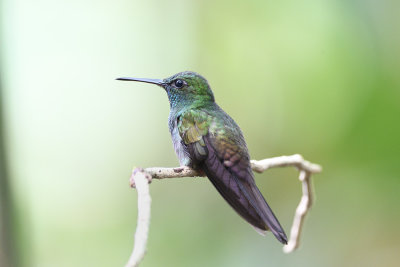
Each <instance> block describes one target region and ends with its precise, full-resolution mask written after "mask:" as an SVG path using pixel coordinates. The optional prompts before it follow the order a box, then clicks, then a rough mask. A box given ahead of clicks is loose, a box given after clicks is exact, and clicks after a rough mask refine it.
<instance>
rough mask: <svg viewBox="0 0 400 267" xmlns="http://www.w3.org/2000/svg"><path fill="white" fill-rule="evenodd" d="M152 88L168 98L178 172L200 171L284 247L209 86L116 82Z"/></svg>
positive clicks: (176, 80) (194, 77) (186, 79)
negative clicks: (157, 89)
mask: <svg viewBox="0 0 400 267" xmlns="http://www.w3.org/2000/svg"><path fill="white" fill-rule="evenodd" d="M117 80H122V81H136V82H145V83H151V84H156V85H158V86H160V87H162V88H164V90H165V91H166V92H167V95H168V100H169V103H170V113H169V118H168V125H169V131H170V133H171V137H172V142H173V145H174V149H175V152H176V154H177V156H178V158H179V162H180V164H181V166H189V167H191V168H194V169H197V170H199V171H203V172H204V173H205V174H206V175H207V177H208V179H209V180H210V181H211V183H212V184H213V185H214V186H215V188H216V189H217V190H218V192H219V193H220V194H221V195H222V197H223V198H224V199H225V200H226V201H227V202H228V203H229V205H230V206H231V207H232V208H233V209H234V210H235V211H236V212H237V213H238V214H239V215H240V216H241V217H243V218H244V219H245V220H246V221H247V222H248V223H250V224H251V225H252V226H253V227H254V228H255V229H256V231H257V232H259V233H260V234H262V235H265V233H266V231H267V230H270V231H271V232H272V233H273V234H274V235H275V237H276V238H277V239H278V240H279V241H280V242H281V243H283V244H287V237H286V234H285V232H284V230H283V228H282V226H281V225H280V223H279V221H278V219H277V218H276V217H275V215H274V213H273V212H272V210H271V208H270V207H269V205H268V204H267V202H266V201H265V199H264V197H263V195H262V194H261V192H260V190H259V189H258V188H257V186H256V183H255V181H254V175H253V172H252V169H251V165H250V156H249V152H248V149H247V145H246V142H245V140H244V137H243V134H242V131H241V130H240V128H239V126H238V125H237V124H236V123H235V121H234V120H233V119H232V118H231V117H230V116H229V115H228V114H227V113H225V111H223V110H222V109H221V108H220V107H219V106H218V105H217V103H215V99H214V94H213V92H212V91H211V88H210V86H209V84H208V82H207V80H206V79H205V78H204V77H202V76H201V75H199V74H197V73H195V72H190V71H185V72H180V73H178V74H175V75H173V76H171V77H169V78H166V79H163V80H159V79H142V78H130V77H124V78H117Z"/></svg>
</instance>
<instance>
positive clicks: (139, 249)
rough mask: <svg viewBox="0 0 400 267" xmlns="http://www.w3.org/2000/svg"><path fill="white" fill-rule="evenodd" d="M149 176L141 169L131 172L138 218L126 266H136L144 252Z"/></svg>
mask: <svg viewBox="0 0 400 267" xmlns="http://www.w3.org/2000/svg"><path fill="white" fill-rule="evenodd" d="M150 181H151V176H150V175H149V174H147V173H146V172H144V171H143V170H142V169H139V168H138V169H135V170H133V172H132V177H131V181H130V182H131V186H133V185H135V186H136V190H137V192H138V219H137V226H136V233H135V243H134V246H133V250H132V254H131V256H130V258H129V260H128V263H127V264H126V265H125V266H126V267H136V266H139V263H140V262H141V261H142V259H143V257H144V254H145V253H146V245H147V238H148V236H149V227H150V206H151V197H150V192H149V182H150Z"/></svg>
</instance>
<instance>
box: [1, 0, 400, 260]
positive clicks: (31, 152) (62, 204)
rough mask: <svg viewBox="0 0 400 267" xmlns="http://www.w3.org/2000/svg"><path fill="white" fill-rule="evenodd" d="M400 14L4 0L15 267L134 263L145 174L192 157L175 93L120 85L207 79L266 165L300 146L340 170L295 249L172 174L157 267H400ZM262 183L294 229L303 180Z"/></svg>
mask: <svg viewBox="0 0 400 267" xmlns="http://www.w3.org/2000/svg"><path fill="white" fill-rule="evenodd" d="M399 10H400V2H399V1H395V0H393V1H377V0H365V1H363V0H359V1H355V0H353V1H343V0H342V1H338V0H337V1H333V0H331V1H329V0H326V1H319V0H306V1H264V0H259V1H231V0H230V1H228V0H225V1H211V0H205V1H183V0H175V1H161V0H158V1H157V0H149V1H132V0H121V1H109V0H108V1H94V0H79V1H77V0H71V1H60V0H52V1H50V0H39V1H28V0H3V1H2V2H1V46H0V52H1V73H0V76H1V89H2V91H1V93H2V104H1V108H2V109H1V110H2V128H1V130H2V141H4V143H3V145H4V146H2V148H4V149H3V150H2V152H1V153H0V156H1V157H2V159H1V164H0V166H1V172H2V173H1V184H0V186H1V190H0V193H1V204H2V205H1V211H2V212H1V213H0V214H1V216H2V217H1V229H2V235H1V238H2V239H1V240H2V244H1V253H0V265H1V266H2V267H3V266H4V267H5V266H40V267H52V266H61V267H63V266H122V265H123V264H124V263H125V262H126V260H127V259H128V256H129V254H130V252H131V248H132V243H133V239H132V236H133V233H134V227H135V225H136V211H137V210H136V201H137V199H136V192H135V191H133V190H132V189H130V188H129V186H128V178H129V175H130V171H131V168H132V166H143V167H148V166H177V165H178V161H177V159H176V156H175V154H174V152H173V148H172V144H171V141H170V136H169V132H168V128H167V116H168V112H169V104H168V101H167V97H166V95H165V93H164V92H163V91H162V90H160V89H159V88H157V87H155V86H151V85H146V84H135V83H122V82H117V81H115V80H114V78H116V77H119V76H136V77H149V78H164V77H167V76H170V75H172V74H174V73H176V72H179V71H183V70H193V71H197V72H199V73H201V74H202V75H204V76H205V77H207V78H208V80H209V82H210V84H211V86H212V88H213V90H214V94H215V96H216V99H217V102H218V103H219V104H220V106H221V107H223V108H224V109H225V110H226V111H227V112H228V113H229V114H230V115H231V116H232V117H233V118H234V119H235V120H236V122H237V123H238V124H239V125H240V126H241V128H242V130H243V132H244V134H245V137H246V139H247V143H248V146H249V150H250V153H251V155H252V158H254V159H262V158H266V157H272V156H279V155H287V154H294V153H300V154H302V155H303V156H304V157H305V158H306V159H308V160H310V161H313V162H316V163H319V164H321V165H322V166H323V168H324V171H323V173H322V174H319V175H317V176H315V177H314V187H315V191H316V195H317V199H316V203H315V206H314V207H313V209H312V211H311V214H310V215H309V216H308V218H307V221H306V224H305V229H304V235H303V238H302V245H301V248H300V249H299V250H298V251H296V252H295V253H293V254H290V255H286V254H284V253H283V252H282V250H281V249H282V247H281V245H280V244H279V243H278V242H277V241H276V240H275V239H274V238H273V236H272V235H267V237H262V236H260V235H258V234H257V233H256V232H255V231H254V230H253V229H252V227H250V226H249V225H247V224H246V223H245V222H244V221H243V220H242V219H241V218H240V217H239V216H237V215H236V214H235V213H234V212H233V210H232V209H230V208H229V207H228V205H227V204H226V203H225V202H224V201H223V200H222V198H221V197H220V196H219V195H218V194H217V192H216V190H215V189H214V188H213V187H212V186H211V184H210V183H209V182H208V181H207V180H206V179H190V178H188V179H176V180H169V181H154V182H153V183H152V184H151V188H150V189H151V194H152V198H153V205H152V221H151V228H150V237H149V243H148V245H149V246H148V254H147V255H146V257H145V259H144V262H143V266H398V264H399V260H400V256H399V251H400V245H399V242H398V240H399V239H400V231H399V224H400V212H399V210H400V209H399V204H400V180H399V173H400V164H399V152H400V141H399V137H400V126H399V115H400V75H399V69H400V34H399V25H400V16H399ZM256 181H257V184H258V185H259V187H260V190H261V191H262V192H263V193H264V194H265V195H266V196H267V199H268V201H269V202H270V204H271V206H272V207H273V209H274V211H275V212H276V214H277V215H278V217H279V218H280V220H281V222H282V224H283V226H284V227H285V229H286V231H287V232H289V230H290V225H291V221H292V216H293V213H294V210H295V207H296V205H297V202H298V200H299V197H300V194H301V187H300V183H299V182H298V180H297V172H296V170H294V169H290V168H286V169H274V170H270V171H268V172H267V173H264V174H262V175H256ZM13 251H14V252H13ZM7 262H8V263H7ZM10 262H11V263H10Z"/></svg>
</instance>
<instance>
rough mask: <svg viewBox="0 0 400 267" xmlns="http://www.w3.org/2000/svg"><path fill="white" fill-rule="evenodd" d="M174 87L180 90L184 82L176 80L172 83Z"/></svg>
mask: <svg viewBox="0 0 400 267" xmlns="http://www.w3.org/2000/svg"><path fill="white" fill-rule="evenodd" d="M174 85H175V87H176V88H182V87H183V86H184V85H185V82H184V81H182V80H181V79H178V80H176V81H174Z"/></svg>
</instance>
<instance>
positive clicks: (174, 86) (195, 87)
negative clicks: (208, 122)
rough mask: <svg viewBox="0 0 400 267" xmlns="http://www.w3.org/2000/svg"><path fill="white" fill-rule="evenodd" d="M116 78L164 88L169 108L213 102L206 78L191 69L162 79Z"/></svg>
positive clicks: (212, 95)
mask: <svg viewBox="0 0 400 267" xmlns="http://www.w3.org/2000/svg"><path fill="white" fill-rule="evenodd" d="M117 80H122V81H136V82H145V83H152V84H156V85H158V86H160V87H162V88H164V89H165V91H166V92H167V94H168V99H169V102H170V105H171V108H175V107H178V108H180V107H183V106H193V105H195V106H200V105H203V104H207V103H210V102H214V94H213V92H212V91H211V88H210V86H209V85H208V82H207V80H206V79H205V78H204V77H203V76H201V75H199V74H197V73H196V72H192V71H184V72H180V73H177V74H175V75H172V76H171V77H168V78H165V79H164V80H159V79H144V78H130V77H126V78H125V77H124V78H117Z"/></svg>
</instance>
